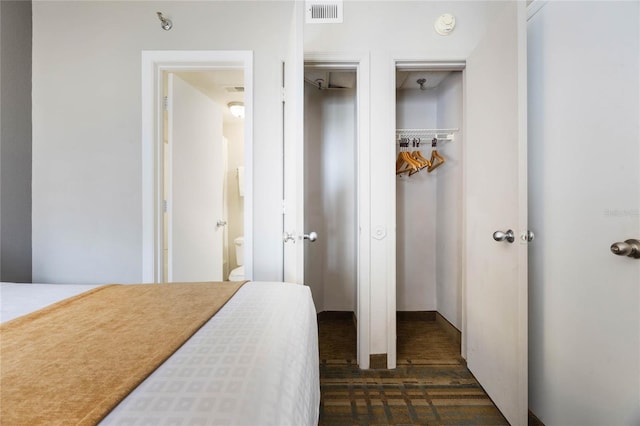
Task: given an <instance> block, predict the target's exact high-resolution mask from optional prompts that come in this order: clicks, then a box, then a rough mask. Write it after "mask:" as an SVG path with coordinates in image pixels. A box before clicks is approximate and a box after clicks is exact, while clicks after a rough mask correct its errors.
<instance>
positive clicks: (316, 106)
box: [304, 84, 357, 312]
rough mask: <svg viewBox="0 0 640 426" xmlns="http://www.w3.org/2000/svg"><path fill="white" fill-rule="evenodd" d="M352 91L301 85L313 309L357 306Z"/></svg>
mask: <svg viewBox="0 0 640 426" xmlns="http://www.w3.org/2000/svg"><path fill="white" fill-rule="evenodd" d="M355 121H356V89H348V90H322V91H320V90H318V89H317V88H315V87H313V86H311V85H309V84H305V176H304V179H305V191H304V192H305V205H304V207H305V220H304V221H305V225H304V226H305V232H310V231H316V232H317V233H318V240H317V241H315V242H307V243H305V284H307V285H308V286H309V287H311V291H312V292H313V298H314V301H315V304H316V310H317V311H318V312H320V311H355V310H356V300H355V297H356V282H357V280H356V277H357V275H356V273H357V270H356V264H357V262H356V236H357V234H356V229H357V227H356V174H357V169H356V167H355V165H356V129H355Z"/></svg>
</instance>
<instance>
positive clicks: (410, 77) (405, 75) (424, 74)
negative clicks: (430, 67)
mask: <svg viewBox="0 0 640 426" xmlns="http://www.w3.org/2000/svg"><path fill="white" fill-rule="evenodd" d="M450 73H451V71H396V89H420V84H419V83H418V80H420V79H424V80H425V82H424V83H423V87H424V88H425V89H433V88H435V87H438V85H439V84H440V83H441V82H442V80H444V79H445V77H446V76H448V75H449V74H450Z"/></svg>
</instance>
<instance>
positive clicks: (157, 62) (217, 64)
mask: <svg viewBox="0 0 640 426" xmlns="http://www.w3.org/2000/svg"><path fill="white" fill-rule="evenodd" d="M141 62H142V64H141V65H142V66H141V70H142V73H141V80H142V94H141V97H142V147H141V150H142V165H141V172H142V278H141V279H142V282H160V281H162V280H164V276H163V275H164V273H163V255H164V254H163V243H162V242H163V239H164V237H163V232H164V231H163V179H164V177H163V170H164V168H163V164H164V155H163V129H162V127H163V125H162V123H163V112H162V111H163V108H162V104H163V102H162V94H163V87H162V74H163V73H164V72H171V71H214V70H225V69H242V70H243V72H244V93H245V99H244V104H245V118H244V140H245V150H244V164H245V195H244V209H245V211H244V259H245V264H244V271H245V278H246V279H252V278H253V52H251V51H234V50H228V51H217V50H157V51H156V50H145V51H142V52H141Z"/></svg>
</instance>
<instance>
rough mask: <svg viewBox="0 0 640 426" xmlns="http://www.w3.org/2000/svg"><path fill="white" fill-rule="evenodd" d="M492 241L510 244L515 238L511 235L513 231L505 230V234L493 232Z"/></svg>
mask: <svg viewBox="0 0 640 426" xmlns="http://www.w3.org/2000/svg"><path fill="white" fill-rule="evenodd" d="M493 239H494V240H496V241H508V242H510V243H512V242H514V241H515V236H514V235H513V231H512V230H511V229H509V230H507V232H502V231H496V232H494V233H493Z"/></svg>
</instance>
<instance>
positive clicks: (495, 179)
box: [463, 2, 527, 426]
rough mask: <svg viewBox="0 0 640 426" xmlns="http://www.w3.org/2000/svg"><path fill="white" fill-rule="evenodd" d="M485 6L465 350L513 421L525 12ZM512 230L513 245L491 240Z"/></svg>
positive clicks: (518, 368)
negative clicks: (489, 15)
mask: <svg viewBox="0 0 640 426" xmlns="http://www.w3.org/2000/svg"><path fill="white" fill-rule="evenodd" d="M490 7H491V8H492V9H493V12H495V15H494V16H493V19H492V20H490V22H491V23H492V25H491V26H490V27H489V28H488V29H487V33H486V34H485V36H484V37H483V39H482V40H481V41H480V42H479V44H478V45H477V47H476V48H475V50H474V51H473V52H472V53H471V55H470V56H469V57H468V58H467V64H466V69H465V72H464V73H465V107H466V109H465V132H466V134H465V141H466V146H465V148H464V164H465V167H464V174H465V176H464V193H465V194H466V196H465V206H464V215H465V216H464V228H465V229H464V235H465V244H464V247H465V251H464V253H463V257H464V260H463V264H464V265H465V266H464V271H463V280H464V293H465V299H464V306H465V309H464V314H463V315H464V317H463V355H466V359H467V365H468V367H469V369H470V370H471V372H472V373H473V374H474V375H475V377H476V378H477V379H478V381H479V382H480V383H481V384H482V386H483V387H484V389H485V390H486V391H487V393H488V394H489V396H490V397H491V399H492V400H493V401H494V402H495V403H496V405H497V406H498V408H499V409H500V410H501V411H502V413H503V414H504V416H505V417H506V418H507V420H508V421H509V422H510V423H511V424H512V425H514V426H516V425H526V424H527V243H526V242H525V241H523V240H522V239H521V238H520V236H521V234H522V233H523V232H526V230H527V215H526V214H527V192H526V191H527V185H526V183H527V182H526V176H527V170H526V152H527V151H526V84H527V83H526V11H525V5H524V2H496V3H494V4H492V5H491V6H490ZM509 229H511V230H512V231H513V232H514V234H515V241H514V242H513V243H509V242H507V241H502V242H498V241H495V240H494V239H493V237H492V234H493V233H494V232H495V231H507V230H509Z"/></svg>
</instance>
